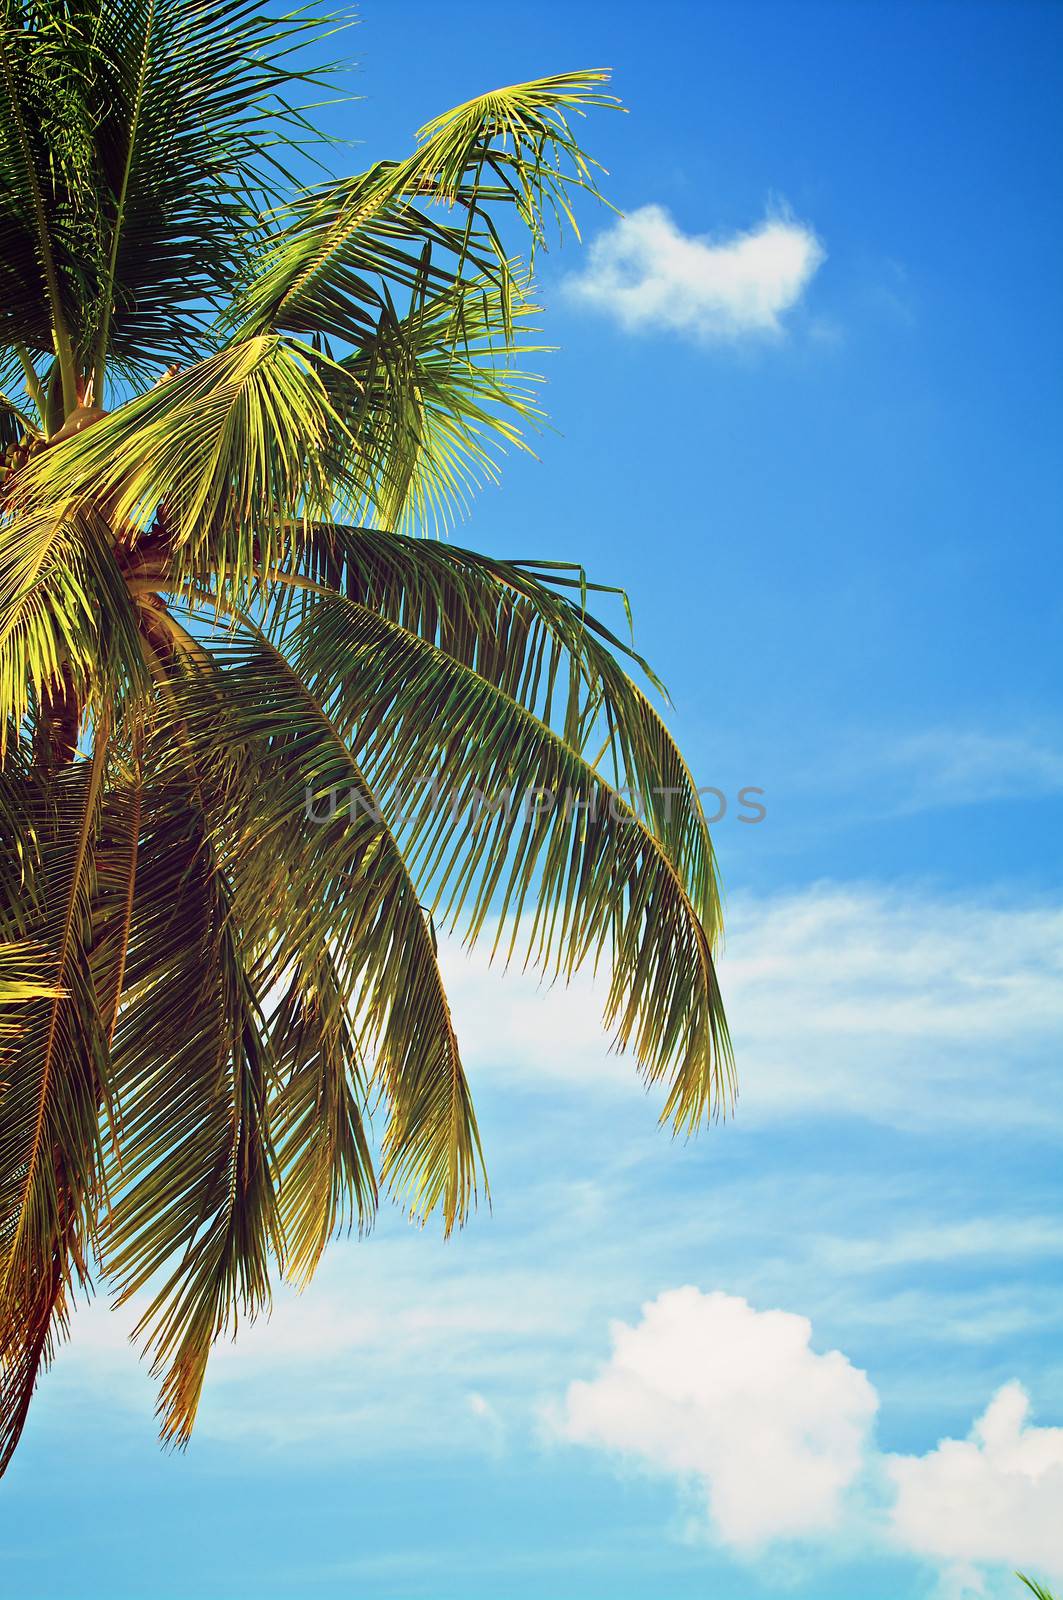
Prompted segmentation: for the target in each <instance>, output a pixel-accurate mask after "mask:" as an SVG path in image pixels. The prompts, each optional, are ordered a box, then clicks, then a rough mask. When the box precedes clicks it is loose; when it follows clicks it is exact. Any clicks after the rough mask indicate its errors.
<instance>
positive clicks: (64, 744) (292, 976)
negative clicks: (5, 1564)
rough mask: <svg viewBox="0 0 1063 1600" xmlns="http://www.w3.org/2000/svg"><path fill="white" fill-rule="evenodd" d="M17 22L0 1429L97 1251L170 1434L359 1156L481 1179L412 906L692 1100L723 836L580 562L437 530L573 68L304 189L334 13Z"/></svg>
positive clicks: (11, 162) (3, 665) (562, 139)
mask: <svg viewBox="0 0 1063 1600" xmlns="http://www.w3.org/2000/svg"><path fill="white" fill-rule="evenodd" d="M0 17H2V31H0V94H2V97H3V106H2V115H0V389H2V395H0V433H2V445H3V447H4V449H5V450H6V455H5V457H4V466H3V475H2V484H0V698H2V706H0V742H2V747H3V763H2V771H0V808H2V821H3V829H4V838H5V847H4V852H3V857H2V869H0V870H2V881H0V940H2V948H0V1061H2V1068H0V1077H2V1088H0V1463H3V1464H6V1462H7V1460H8V1459H9V1457H10V1454H11V1452H12V1450H13V1448H14V1446H15V1444H16V1443H17V1440H18V1438H19V1435H20V1432H21V1430H22V1427H23V1423H24V1421H25V1417H26V1413H27V1407H28V1405H29V1402H30V1397H31V1394H32V1392H33V1389H34V1385H35V1383H36V1380H37V1377H38V1374H39V1372H40V1370H41V1368H42V1366H43V1364H45V1363H46V1362H47V1360H48V1357H49V1354H50V1352H51V1350H52V1348H53V1344H54V1341H55V1339H56V1337H57V1336H58V1335H60V1334H61V1333H62V1332H63V1330H64V1328H65V1326H66V1322H67V1318H68V1315H69V1310H70V1306H71V1301H72V1297H73V1295H74V1294H75V1293H76V1292H77V1290H78V1288H79V1286H83V1285H86V1284H88V1282H89V1279H90V1275H95V1274H96V1273H99V1274H102V1276H103V1278H104V1280H105V1281H107V1282H108V1283H109V1284H110V1285H111V1286H112V1288H113V1290H114V1292H115V1294H116V1296H117V1298H118V1299H119V1300H128V1299H129V1298H130V1297H132V1296H136V1297H137V1299H138V1304H139V1305H142V1306H143V1315H142V1318H141V1321H140V1324H139V1329H138V1332H139V1335H140V1337H141V1338H142V1340H143V1343H144V1345H145V1347H146V1349H147V1351H148V1352H149V1354H150V1359H151V1361H152V1365H153V1370H154V1371H155V1373H156V1374H157V1376H158V1379H159V1381H160V1384H161V1399H160V1416H161V1424H162V1430H163V1434H164V1437H165V1438H167V1439H169V1440H173V1441H183V1440H185V1439H186V1438H187V1436H188V1433H189V1430H190V1428H191V1426H192V1422H193V1418H194V1416H195V1411H196V1406H197V1402H198V1398H199V1394H200V1390H201V1386H202V1383H203V1376H204V1370H205V1365H206V1361H207V1356H208V1352H209V1349H210V1346H211V1344H212V1342H213V1340H214V1339H215V1338H216V1337H217V1336H218V1335H219V1334H221V1333H223V1332H225V1331H231V1330H232V1329H233V1328H234V1326H235V1323H236V1319H237V1316H238V1315H240V1316H254V1315H255V1313H256V1312H258V1311H260V1310H261V1309H262V1308H264V1307H266V1306H267V1305H268V1302H269V1296H270V1284H271V1278H273V1277H274V1276H276V1275H277V1274H279V1275H281V1276H284V1277H287V1278H289V1279H292V1280H295V1281H296V1282H299V1283H301V1282H304V1281H305V1280H306V1279H307V1277H308V1276H309V1275H310V1273H311V1272H312V1271H313V1269H314V1266H315V1264H316V1263H317V1261H318V1258H319V1256H320V1254H321V1251H322V1249H323V1247H324V1245H325V1243H326V1241H327V1240H328V1239H329V1237H330V1236H331V1235H332V1234H333V1233H334V1232H335V1231H336V1230H337V1229H340V1228H344V1227H349V1226H351V1225H356V1226H359V1227H361V1226H364V1225H366V1224H367V1223H368V1222H369V1221H370V1219H371V1217H372V1215H373V1212H374V1208H375V1207H376V1205H377V1201H378V1192H379V1191H381V1190H383V1191H385V1192H388V1193H392V1194H394V1195H396V1196H398V1197H399V1198H400V1199H401V1201H402V1202H403V1204H405V1205H406V1206H407V1207H408V1208H409V1210H410V1212H411V1213H412V1214H413V1215H415V1216H417V1217H421V1218H423V1217H425V1216H426V1215H427V1214H428V1213H429V1212H432V1211H433V1210H435V1209H438V1210H439V1212H440V1213H441V1216H442V1219H443V1223H444V1226H445V1228H446V1229H447V1230H449V1229H450V1228H451V1227H452V1226H453V1225H454V1224H455V1223H457V1222H459V1221H460V1220H461V1219H462V1218H463V1217H464V1216H465V1215H466V1213H467V1211H468V1208H469V1206H470V1204H471V1203H472V1202H473V1200H474V1198H475V1196H476V1195H477V1194H478V1193H481V1194H482V1193H485V1192H486V1177H485V1175H484V1167H483V1159H482V1155H481V1149H480V1140H479V1136H478V1133H477V1127H476V1119H475V1115H474V1112H473V1105H472V1099H471V1095H470V1091H469V1085H468V1083H467V1081H466V1077H465V1073H464V1070H463V1067H462V1062H461V1055H460V1050H459V1044H458V1039H457V1036H456V1033H455V1028H454V1025H453V1022H452V1019H451V1013H450V1007H449V1005H448V1001H447V996H446V993H445V991H444V987H443V983H442V979H441V976H440V967H439V961H438V953H437V943H436V931H437V928H438V927H444V926H445V927H447V928H452V929H456V930H458V932H459V933H460V934H461V935H463V936H464V937H466V938H470V939H471V938H473V937H475V936H477V935H480V934H483V933H485V931H487V930H488V929H489V928H490V929H491V930H493V931H492V933H491V937H492V938H493V939H494V941H495V943H496V944H498V945H500V948H502V950H503V952H504V953H506V954H513V953H516V954H517V956H518V958H520V959H525V960H529V961H530V962H531V963H532V964H533V965H535V966H536V967H537V968H538V969H540V970H541V971H542V972H543V973H544V974H545V975H546V976H547V977H548V978H551V977H555V976H561V977H567V976H568V975H570V974H571V972H572V971H573V970H574V968H575V967H576V966H577V965H578V964H580V963H584V962H589V963H592V964H600V965H601V966H602V969H603V971H606V972H608V974H609V983H608V998H607V1006H606V1022H607V1025H608V1026H609V1028H610V1029H611V1030H612V1032H613V1035H614V1037H615V1041H616V1043H617V1045H618V1046H619V1047H620V1048H623V1047H630V1049H631V1050H632V1052H633V1054H634V1055H635V1057H636V1059H637V1062H638V1064H639V1066H640V1068H641V1070H642V1072H643V1074H644V1075H645V1077H646V1079H647V1080H648V1081H649V1082H650V1083H658V1082H660V1083H661V1085H662V1086H663V1095H662V1099H663V1104H664V1113H663V1115H664V1117H665V1118H666V1119H667V1120H668V1121H669V1122H670V1123H671V1124H672V1125H673V1126H674V1127H675V1128H676V1129H680V1130H691V1129H694V1128H696V1127H697V1126H698V1125H699V1124H701V1123H702V1122H704V1120H705V1119H706V1118H707V1117H709V1116H711V1115H713V1114H715V1113H717V1112H718V1111H719V1110H720V1109H722V1108H724V1107H725V1105H726V1103H727V1100H728V1098H729V1095H730V1092H731V1070H732V1069H731V1060H730V1053H729V1047H728V1043H727V1034H726V1027H725V1023H724V1018H723V1013H722V1009H721V1003H720V996H719V992H718V988H717V982H716V977H715V971H714V966H713V950H714V946H715V943H716V940H717V937H718V935H719V931H720V913H719V902H718V896H717V888H716V881H715V874H714V866H713V856H712V850H711V847H710V843H709V838H708V835H707V831H706V828H705V824H704V820H703V816H702V813H701V809H700V806H699V803H698V799H697V795H696V792H695V790H694V787H693V783H692V780H691V777H690V775H689V773H688V771H687V769H686V767H685V765H684V763H683V761H682V759H681V757H680V756H679V754H678V752H677V750H676V748H675V746H674V744H673V742H672V740H671V738H670V736H669V734H668V732H667V731H666V728H665V726H664V724H663V723H662V721H661V719H660V716H659V714H658V711H657V710H656V709H655V706H654V698H655V695H656V690H657V689H658V687H659V686H658V685H657V684H656V681H655V680H654V679H653V677H652V674H650V673H649V670H648V668H646V667H645V665H644V663H643V662H642V661H641V660H640V659H639V658H638V657H637V656H635V655H634V654H633V653H632V651H631V649H630V647H629V646H628V645H627V644H625V642H624V641H623V639H622V638H621V637H619V636H617V635H616V634H614V632H612V631H610V629H609V628H608V627H606V626H605V625H604V623H602V622H600V621H597V620H595V618H594V616H593V614H592V610H591V607H592V605H593V604H594V603H595V602H598V603H599V604H602V603H606V602H605V601H604V600H603V596H606V594H607V592H606V591H603V590H601V589H598V588H596V587H595V586H594V585H592V584H590V583H589V582H588V581H587V580H586V578H585V577H584V575H583V573H582V571H581V570H580V569H579V568H578V567H577V566H574V565H568V564H557V563H536V562H534V561H529V560H511V561H503V560H497V559H493V558H487V557H484V556H479V555H476V554H473V553H472V552H470V551H468V550H466V549H462V548H459V547H458V546H457V545H455V544H452V543H450V542H449V541H447V542H444V541H441V540H439V539H436V538H430V537H425V535H428V534H433V533H437V532H439V531H440V530H441V528H442V527H443V526H444V525H445V524H446V523H447V521H448V519H449V518H450V517H451V516H452V515H453V513H454V512H455V511H456V510H460V508H461V507H462V506H463V505H464V503H465V501H466V500H467V498H468V496H469V494H470V493H471V491H472V490H473V489H474V488H475V486H476V485H477V484H478V483H480V482H482V481H483V480H484V479H485V478H488V477H491V476H493V475H494V474H495V473H496V472H497V470H498V457H499V452H500V451H501V450H503V449H505V448H506V447H510V448H523V447H524V444H525V441H524V435H525V433H526V431H527V429H528V427H529V425H534V424H535V423H536V421H537V420H538V418H539V410H538V407H537V404H536V400H535V393H536V391H535V387H534V382H533V380H532V379H531V378H530V377H529V376H528V375H527V374H526V373H525V372H524V370H523V368H522V365H521V358H522V357H526V356H528V355H529V354H530V353H532V352H533V351H535V350H536V349H537V348H538V346H537V343H536V334H535V331H534V328H533V325H532V321H533V318H534V316H535V314H536V313H535V309H534V307H533V305H532V303H531V300H530V293H531V280H530V275H529V272H530V261H531V259H532V258H533V257H534V254H535V251H536V250H537V249H538V248H540V247H542V246H543V245H544V244H545V243H546V240H547V234H548V232H552V231H553V229H554V226H555V224H556V225H557V226H559V227H562V228H563V227H569V226H571V225H573V223H574V219H573V204H574V201H575V200H576V198H578V197H579V196H580V195H581V194H587V193H594V192H595V183H594V168H593V165H592V163H591V162H590V161H589V160H588V158H587V157H586V156H585V155H584V154H583V152H582V150H581V148H580V145H579V143H578V142H577V140H576V137H575V135H574V133H573V131H572V124H573V119H574V118H575V117H576V116H579V115H582V114H583V113H585V112H586V111H588V110H589V109H591V108H594V107H599V106H604V105H606V104H609V103H610V101H609V98H608V96H607V95H606V94H605V93H604V90H603V83H604V79H605V74H604V73H602V72H597V71H590V72H579V73H571V74H567V75H563V76H560V77H554V78H547V79H543V80H540V81H537V82H533V83H527V84H521V85H517V86H515V87H512V88H508V89H504V90H500V91H498V92H495V93H492V94H487V95H484V96H483V97H481V98H479V99H476V100H473V101H470V102H469V103H468V104H466V105H462V106H459V107H458V108H457V109H456V110H453V111H450V112H448V113H446V114H445V115H444V116H441V117H439V118H437V119H436V120H435V121H433V122H430V123H428V124H427V125H426V126H425V127H424V128H423V129H422V130H421V132H420V134H419V136H418V139H417V142H416V146H415V148H414V150H413V153H412V154H411V155H409V156H407V157H405V158H404V159H402V160H399V161H380V162H377V163H375V164H374V165H372V166H371V167H369V169H368V170H367V171H364V172H360V173H358V174H357V175H356V176H354V177H345V178H341V179H332V178H327V177H323V176H322V172H323V171H324V169H323V168H322V169H321V170H317V169H311V168H310V166H309V165H308V161H309V158H308V154H307V146H308V145H309V144H310V142H311V138H312V128H311V124H312V122H313V121H314V120H316V119H315V118H314V117H313V115H312V114H308V113H307V112H306V111H305V109H304V110H301V109H300V106H301V105H304V106H305V104H307V103H309V102H310V101H312V100H313V99H314V98H315V97H317V98H320V95H321V93H322V92H323V91H322V90H321V89H320V88H319V84H322V83H324V82H326V81H327V75H325V74H323V73H322V72H319V71H317V70H316V69H315V71H313V72H311V71H309V70H305V69H304V68H303V67H301V66H300V63H303V62H305V61H306V60H309V59H315V58H316V56H317V55H319V54H320V50H321V38H322V37H323V36H324V34H325V33H326V32H327V31H328V29H329V25H328V24H327V22H323V21H316V20H314V19H311V18H308V17H307V16H306V14H305V13H298V14H296V15H295V16H294V17H291V18H269V17H268V16H267V15H266V14H265V13H264V11H263V9H262V7H261V6H260V5H259V4H258V3H246V0H245V3H239V0H237V3H236V4H233V3H232V0H226V3H225V4H224V5H223V4H220V3H218V0H0ZM308 175H309V177H308ZM507 219H510V220H507ZM517 230H520V231H522V232H523V233H524V234H525V236H526V237H527V238H529V239H530V252H529V264H528V265H522V264H521V262H520V261H519V260H518V259H517V257H516V255H515V254H514V253H513V250H512V245H511V243H510V242H508V240H507V234H508V233H510V232H516V231H517ZM544 540H545V541H546V542H548V543H552V544H555V545H556V541H557V532H556V530H546V531H544ZM608 593H609V594H611V593H612V592H611V591H609V592H608ZM607 603H608V604H609V605H610V606H614V605H615V604H617V602H616V600H615V599H608V601H607ZM621 631H622V630H621ZM640 680H641V682H642V685H643V686H642V687H640ZM429 778H431V779H432V780H433V781H432V782H427V781H426V780H427V779H429ZM440 785H442V790H443V791H444V794H443V798H441V790H440ZM547 791H549V792H550V793H551V794H552V795H554V796H557V797H560V796H566V795H571V796H573V797H574V801H573V803H572V804H568V803H561V802H560V801H559V802H558V803H556V804H547V803H546V802H545V800H544V799H543V797H544V795H545V794H546V792H547ZM337 794H342V795H344V796H350V795H351V794H353V795H355V796H356V797H357V798H358V803H357V804H353V803H352V804H348V805H346V806H345V807H338V808H337V807H334V806H333V804H332V802H333V800H334V798H335V796H336V795H337ZM529 794H535V795H536V796H537V797H538V798H537V800H536V803H535V804H534V805H529V804H526V803H517V804H508V805H507V804H503V803H501V801H500V797H504V796H506V795H509V796H511V797H512V796H517V797H521V796H527V795H529ZM636 797H638V798H637V799H636ZM308 800H309V803H308ZM499 928H505V929H507V932H506V934H505V935H504V937H503V936H502V935H500V934H499V933H498V932H497V930H498V929H499ZM544 1003H546V1002H545V1000H544ZM374 1109H378V1111H379V1118H378V1125H377V1127H376V1131H375V1132H374V1131H373V1130H371V1128H370V1113H371V1112H372V1111H373V1110H374Z"/></svg>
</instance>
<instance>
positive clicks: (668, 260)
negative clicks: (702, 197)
mask: <svg viewBox="0 0 1063 1600" xmlns="http://www.w3.org/2000/svg"><path fill="white" fill-rule="evenodd" d="M825 260H826V251H825V250H824V248H823V245H822V244H821V242H820V240H819V239H818V238H817V236H816V234H815V233H814V232H813V230H812V229H811V228H809V227H807V226H806V225H805V224H803V223H799V222H796V221H794V220H793V219H792V218H788V217H785V216H778V217H771V216H769V217H766V218H765V219H764V221H763V222H762V223H760V224H759V226H757V227H756V228H752V229H750V230H749V231H748V232H745V233H735V234H732V235H731V236H730V237H729V238H724V239H713V238H711V237H709V236H708V235H702V234H686V233H684V232H683V231H682V229H681V228H679V227H678V226H677V225H676V223H675V221H674V220H673V218H672V217H671V216H670V214H669V213H668V212H667V211H666V210H665V209H664V207H663V206H659V205H646V206H640V207H639V209H638V210H637V211H632V212H630V213H629V214H628V215H627V216H623V217H618V218H617V220H616V222H615V223H614V224H613V226H612V227H611V228H609V229H608V230H607V231H606V232H604V233H601V234H599V235H598V237H597V238H596V239H595V240H594V241H593V242H592V244H591V246H590V248H589V250H588V253H587V266H586V268H585V269H584V271H583V272H581V273H579V274H577V275H574V276H572V277H570V278H568V279H567V280H566V289H567V292H568V294H569V295H570V296H571V297H572V298H573V299H576V300H579V301H581V302H582V303H583V304H584V305H589V306H592V307H594V308H596V309H597V310H600V311H603V312H605V313H607V314H608V315H610V316H612V317H614V318H615V319H616V321H617V322H619V323H620V325H621V327H623V328H626V329H627V330H628V331H638V330H642V329H649V328H663V329H667V330H670V331H672V332H677V333H687V334H691V335H693V336H694V338H696V339H698V340H700V341H701V342H703V343H731V342H733V341H735V340H737V339H742V338H749V337H757V336H760V337H764V336H765V335H767V336H771V335H778V334H780V333H781V332H782V331H783V324H782V320H781V319H782V317H783V316H784V314H785V313H786V312H787V311H790V310H791V309H792V308H793V307H794V306H795V305H796V304H797V302H798V301H799V300H800V298H801V296H802V295H803V294H804V292H805V290H806V288H807V287H808V285H809V283H810V282H811V280H812V278H813V276H814V275H815V273H816V272H817V271H818V269H819V267H820V266H821V265H822V263H823V262H824V261H825Z"/></svg>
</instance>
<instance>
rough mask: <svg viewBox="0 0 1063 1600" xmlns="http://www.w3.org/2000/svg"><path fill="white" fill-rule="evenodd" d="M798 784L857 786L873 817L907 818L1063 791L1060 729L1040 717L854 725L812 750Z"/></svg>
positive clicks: (833, 791)
mask: <svg viewBox="0 0 1063 1600" xmlns="http://www.w3.org/2000/svg"><path fill="white" fill-rule="evenodd" d="M797 782H798V784H799V786H800V787H801V788H802V789H805V790H807V791H813V790H814V791H815V793H816V794H818V795H823V794H824V793H829V795H830V796H832V797H833V798H834V799H837V798H838V797H840V796H845V795H848V794H852V793H853V792H854V791H858V792H859V793H860V795H862V796H863V797H864V798H863V800H862V801H861V805H862V807H863V809H864V810H865V811H866V812H867V813H868V814H869V815H873V816H886V817H896V816H908V815H911V814H913V813H915V812H921V811H935V810H942V809H947V808H951V807H954V806H971V805H985V804H987V803H992V802H994V801H1001V800H1016V801H1020V802H1021V801H1027V800H1039V799H1042V798H1044V797H1046V796H1049V795H1057V794H1059V793H1061V792H1063V734H1061V732H1060V729H1059V726H1058V725H1057V724H1055V723H1049V722H1047V721H1045V722H1042V723H1041V724H1040V725H1035V724H1033V723H1030V724H1028V725H1027V726H1025V727H1021V726H1020V727H1018V728H1015V727H1011V728H1007V729H992V728H974V727H970V728H962V727H938V728H926V729H923V730H922V731H920V732H916V733H903V734H898V735H896V736H895V737H892V738H890V737H885V738H884V737H883V735H882V732H881V730H880V729H879V730H876V732H875V734H874V736H872V735H870V734H868V732H867V731H866V730H864V729H860V730H856V731H854V732H853V733H851V734H849V735H848V736H847V737H845V738H844V740H843V741H842V742H841V743H839V742H838V740H837V738H835V744H834V749H833V752H832V753H827V754H824V753H823V752H819V753H818V754H817V756H816V758H815V760H814V762H813V763H812V764H811V765H809V766H808V767H806V768H805V770H804V771H803V772H801V773H800V774H799V776H798V779H797Z"/></svg>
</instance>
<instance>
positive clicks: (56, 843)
mask: <svg viewBox="0 0 1063 1600" xmlns="http://www.w3.org/2000/svg"><path fill="white" fill-rule="evenodd" d="M105 754H106V738H105V736H104V734H103V732H102V731H101V732H99V733H98V735H97V741H96V748H95V751H94V754H93V757H92V760H91V761H88V762H84V763H80V764H79V765H78V766H76V767H75V768H73V769H71V770H70V771H68V772H66V773H63V774H61V775H59V776H58V777H57V778H56V779H55V780H53V781H52V782H49V783H47V784H46V785H44V786H43V787H42V786H36V787H35V789H34V790H33V791H30V790H28V791H27V794H26V803H27V809H28V810H32V812H33V813H34V824H35V827H36V830H37V832H38V834H39V835H40V837H41V840H42V850H41V854H40V858H39V860H40V870H39V872H38V873H37V875H36V878H35V881H34V883H33V886H32V896H33V901H34V907H35V910H36V911H37V919H36V921H37V927H36V939H37V942H38V943H39V944H40V945H42V946H43V947H44V951H45V954H44V956H43V959H42V961H41V964H40V968H39V980H38V981H39V982H40V983H41V984H42V986H43V988H44V992H45V995H46V997H44V998H38V999H35V1000H29V1001H28V1003H27V1005H26V1007H25V1010H24V1012H23V1015H22V1017H21V1018H20V1024H21V1025H20V1028H19V1034H18V1038H17V1040H16V1041H15V1042H14V1043H13V1045H12V1046H11V1047H10V1049H9V1052H8V1059H7V1062H6V1071H5V1082H4V1084H3V1092H2V1094H0V1467H2V1466H4V1465H6V1463H7V1461H8V1460H9V1459H10V1455H11V1452H12V1451H13V1450H14V1448H15V1445H16V1444H17V1442H18V1439H19V1436H20V1434H21V1432H22V1426H23V1423H24V1421H25V1418H26V1412H27V1409H28V1407H29V1402H30V1398H31V1395H32V1393H33V1389H34V1386H35V1384H36V1381H37V1376H38V1372H39V1369H40V1366H41V1363H42V1362H47V1360H48V1359H49V1357H50V1354H51V1350H52V1344H53V1340H54V1337H55V1333H56V1331H57V1329H59V1330H61V1329H62V1328H63V1327H64V1326H65V1317H66V1310H67V1302H68V1296H69V1291H70V1287H71V1280H72V1276H76V1277H78V1278H80V1279H81V1280H84V1279H85V1278H86V1276H87V1268H86V1266H85V1254H86V1252H85V1240H86V1235H87V1231H88V1229H89V1227H90V1225H91V1223H90V1216H91V1210H90V1208H91V1205H92V1201H93V1197H94V1194H95V1191H96V1187H97V1174H98V1170H99V1138H98V1123H99V1117H100V1112H101V1108H102V1107H103V1106H104V1103H105V1101H106V1098H107V1068H106V1047H105V1041H104V1040H103V1038H102V1037H101V1032H100V1028H99V1021H98V1016H97V1012H96V1005H95V996H94V994H93V991H92V982H91V976H90V971H89V962H88V949H89V943H90V938H91V910H90V908H91V900H92V894H93V889H94V856H95V847H96V841H97V836H98V826H99V811H100V803H101V794H102V781H103V771H104V757H105Z"/></svg>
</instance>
